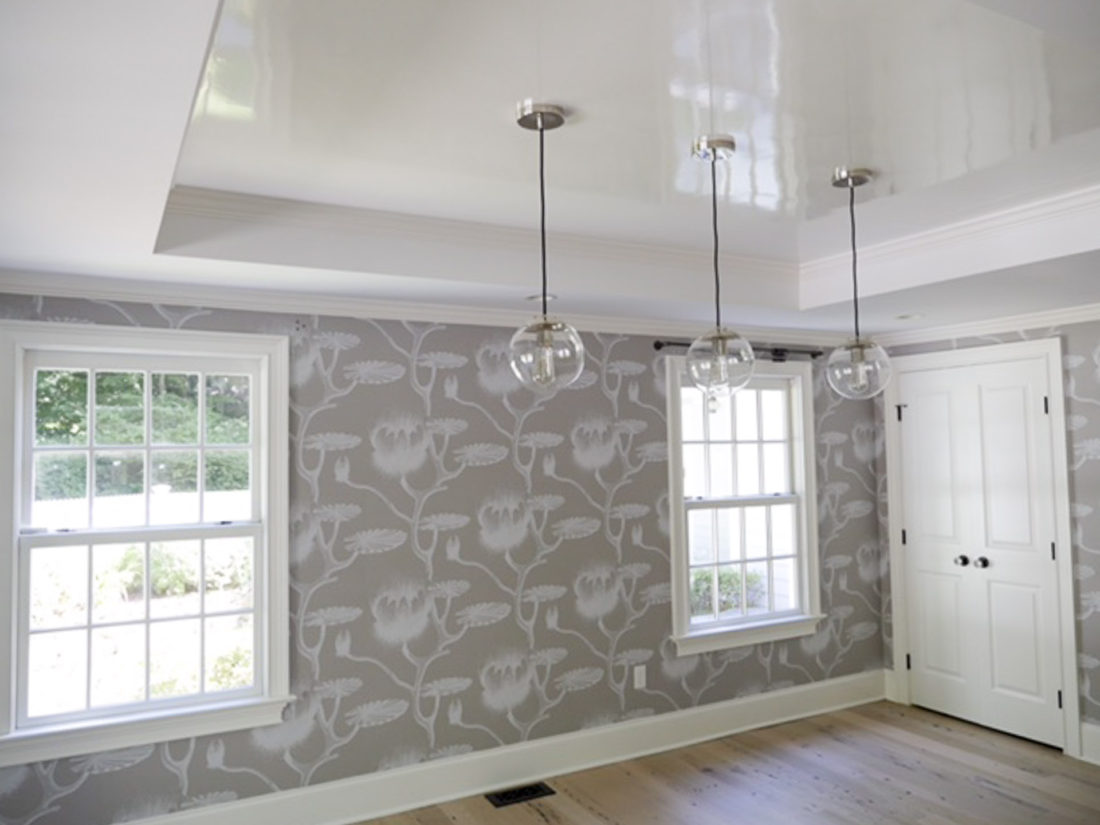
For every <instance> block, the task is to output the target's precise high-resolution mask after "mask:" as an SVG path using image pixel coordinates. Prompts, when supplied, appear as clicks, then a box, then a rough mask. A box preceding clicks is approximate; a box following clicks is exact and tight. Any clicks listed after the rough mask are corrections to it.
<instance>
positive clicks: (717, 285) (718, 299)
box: [710, 150, 722, 329]
mask: <svg viewBox="0 0 1100 825" xmlns="http://www.w3.org/2000/svg"><path fill="white" fill-rule="evenodd" d="M712 152H713V154H712V155H711V158H710V219H711V228H712V229H713V230H714V326H715V328H716V329H721V328H722V285H721V281H720V280H719V278H718V173H717V171H716V167H717V163H718V154H717V150H712Z"/></svg>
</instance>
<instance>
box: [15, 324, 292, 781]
mask: <svg viewBox="0 0 1100 825" xmlns="http://www.w3.org/2000/svg"><path fill="white" fill-rule="evenodd" d="M42 350H52V351H58V350H79V351H83V352H92V353H94V352H102V353H112V354H115V353H125V354H137V355H142V356H160V355H163V356H179V355H180V354H181V353H184V354H186V355H187V356H190V357H194V358H196V359H201V358H219V359H224V358H225V357H226V354H227V353H232V355H231V356H230V357H231V358H235V359H241V358H244V359H247V360H250V361H255V362H256V363H257V364H258V365H259V386H258V387H257V392H256V397H257V398H262V399H264V402H263V404H264V408H265V409H264V411H263V412H264V414H263V415H257V417H256V421H257V423H258V426H259V428H260V432H259V433H258V439H259V440H260V443H261V444H262V447H261V449H260V450H259V460H260V466H259V467H257V468H256V473H255V476H254V478H255V480H256V483H257V484H258V485H259V487H260V489H259V496H260V511H259V518H260V523H261V526H262V534H263V540H264V547H265V548H266V552H265V556H266V558H265V559H263V560H261V564H260V565H258V569H257V574H258V575H257V587H256V598H257V600H258V603H259V606H258V608H257V611H256V616H257V624H259V625H262V631H261V632H260V634H259V638H260V639H261V640H262V644H263V647H264V650H265V653H266V656H265V666H264V667H263V668H261V669H260V672H259V673H258V674H257V675H258V678H259V680H260V682H261V685H260V690H259V695H257V696H250V697H245V698H241V697H232V698H228V699H227V700H225V701H222V702H206V703H204V704H202V705H197V706H190V707H186V708H164V709H160V708H158V709H154V710H142V711H139V712H136V713H133V714H130V715H128V716H125V717H109V718H103V719H82V720H79V721H68V722H64V723H58V724H53V725H36V726H34V727H26V728H16V727H15V724H16V701H15V700H16V686H17V683H18V677H19V674H18V672H17V665H16V659H15V655H16V652H17V649H18V643H19V639H18V637H17V629H18V611H19V610H20V601H19V595H20V594H19V587H20V579H21V577H20V575H19V570H18V568H17V565H18V562H19V552H18V541H19V535H18V525H19V523H20V518H21V515H20V507H21V506H22V499H23V496H22V489H23V485H24V484H25V483H26V482H25V473H24V468H23V466H22V465H23V459H24V450H23V443H22V441H23V435H24V405H23V404H22V403H20V402H21V399H22V395H23V392H24V387H25V376H24V365H25V362H26V360H27V355H28V353H29V352H32V351H42ZM288 364H289V344H288V339H287V338H286V337H285V336H276V335H252V334H247V333H225V332H201V331H196V330H179V329H160V328H146V327H114V326H107V325H98V324H66V323H53V322H39V321H0V393H3V394H4V396H5V397H6V399H7V400H6V401H5V402H4V403H2V404H0V467H9V468H10V470H9V471H7V472H0V537H3V538H2V540H0V575H4V574H6V575H7V576H8V577H9V578H8V584H7V587H5V588H4V590H3V591H2V592H0V604H3V596H4V595H6V596H7V603H8V604H9V605H10V608H8V609H0V767H3V766H7V765H19V764H25V763H28V762H33V761H38V760H42V759H57V758H62V757H68V756H76V755H79V754H85V753H92V752H97V751H103V750H109V749H114V748H122V747H129V746H133V745H141V744H150V743H156V742H165V741H171V740H173V739H180V738H190V737H193V736H201V735H206V734H213V733H221V732H226V731H230V730H240V729H244V728H252V727H259V726H263V725H271V724H276V723H278V722H280V721H281V720H282V711H283V709H284V708H285V707H286V705H287V704H288V703H289V702H291V701H292V700H293V699H294V697H293V696H292V695H290V634H289V632H288V626H289V586H290V582H289V560H288V543H289V523H288V518H289V514H288V510H289V508H288V503H289V492H288V491H289V481H288V472H289V449H288V438H287V436H286V434H287V433H288V432H289V423H288V414H289V413H288V409H289V404H288V402H287V399H288V398H289V366H288ZM261 566H262V574H261V573H260V570H259V567H261Z"/></svg>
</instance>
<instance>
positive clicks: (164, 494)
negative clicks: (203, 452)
mask: <svg viewBox="0 0 1100 825" xmlns="http://www.w3.org/2000/svg"><path fill="white" fill-rule="evenodd" d="M150 461H151V462H152V465H153V469H152V481H151V486H150V488H149V523H150V524H192V523H194V522H196V521H198V520H199V454H198V451H197V450H186V451H184V450H171V451H168V450H166V451H164V452H161V451H160V450H157V451H155V452H153V453H152V454H151V457H150Z"/></svg>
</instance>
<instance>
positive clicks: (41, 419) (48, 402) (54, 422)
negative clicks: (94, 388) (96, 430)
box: [34, 370, 88, 447]
mask: <svg viewBox="0 0 1100 825" xmlns="http://www.w3.org/2000/svg"><path fill="white" fill-rule="evenodd" d="M34 443H35V446H38V447H45V446H54V445H58V444H68V445H76V444H87V443H88V373H87V371H85V370H38V371H37V372H36V373H35V376H34Z"/></svg>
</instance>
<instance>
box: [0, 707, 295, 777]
mask: <svg viewBox="0 0 1100 825" xmlns="http://www.w3.org/2000/svg"><path fill="white" fill-rule="evenodd" d="M293 700H294V697H293V696H280V697H275V698H266V697H263V698H251V699H242V700H239V701H236V702H226V703H224V704H221V705H204V706H203V707H198V708H189V709H187V710H173V711H170V712H160V713H148V714H144V715H141V716H137V717H135V716H130V717H127V718H126V719H111V720H89V721H83V722H79V723H71V722H70V723H67V724H64V725H52V726H50V727H39V728H26V729H23V730H18V731H12V732H11V733H8V734H6V735H4V736H0V767H6V766H8V765H24V764H27V763H28V762H39V761H41V760H44V759H61V758H63V757H67V756H80V755H83V754H88V753H97V752H99V751H106V750H115V749H117V748H129V747H133V746H135V745H148V744H152V743H156V742H171V741H173V740H175V739H189V738H191V737H192V736H206V735H208V734H212V733H227V732H228V731H233V730H244V729H247V728H258V727H263V726H264V725H274V724H277V723H279V722H281V721H282V718H283V708H285V707H286V706H287V705H288V704H290V702H292V701H293Z"/></svg>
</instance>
